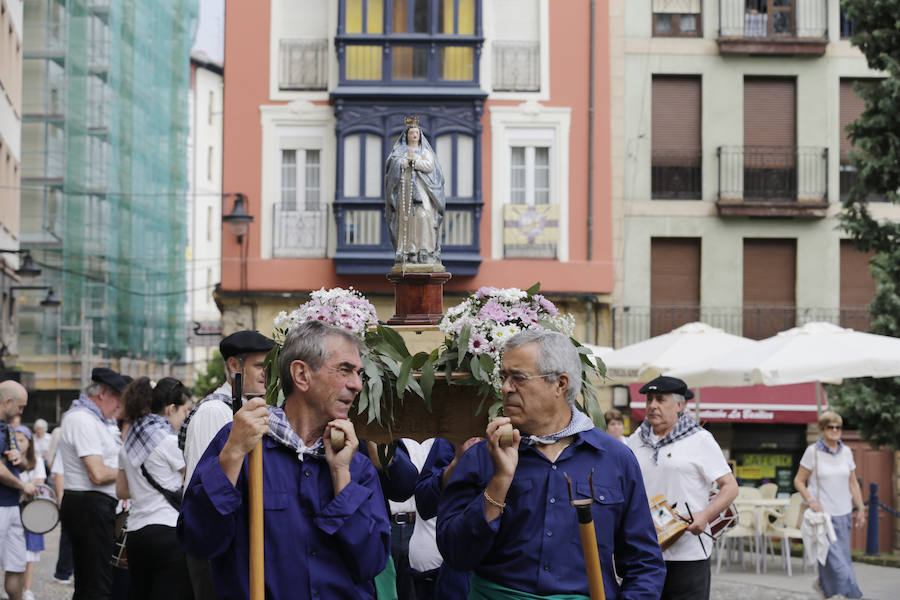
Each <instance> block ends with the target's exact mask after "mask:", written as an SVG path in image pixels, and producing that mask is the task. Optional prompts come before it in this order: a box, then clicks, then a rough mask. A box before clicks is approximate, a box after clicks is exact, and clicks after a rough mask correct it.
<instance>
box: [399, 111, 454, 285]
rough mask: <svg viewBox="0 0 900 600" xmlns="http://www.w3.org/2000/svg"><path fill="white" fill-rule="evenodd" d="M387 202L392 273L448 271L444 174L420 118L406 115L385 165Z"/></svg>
mask: <svg viewBox="0 0 900 600" xmlns="http://www.w3.org/2000/svg"><path fill="white" fill-rule="evenodd" d="M384 200H385V207H384V216H385V219H387V223H388V230H389V231H390V234H391V243H392V244H393V245H394V250H395V252H394V267H393V269H392V270H391V272H394V273H396V272H402V273H406V272H418V273H439V272H443V271H444V266H443V265H442V264H441V229H442V225H443V221H444V209H445V207H446V204H447V202H446V200H445V198H444V172H443V171H442V170H441V165H440V164H439V163H438V161H437V158H436V157H435V155H434V150H432V149H431V144H429V143H428V140H427V139H425V136H424V135H423V134H422V129H421V127H419V119H418V117H406V119H405V126H404V128H403V132H402V133H401V134H400V136H399V137H398V138H397V141H396V142H395V143H394V147H393V148H392V149H391V155H390V156H389V157H388V159H387V163H386V165H385V175H384Z"/></svg>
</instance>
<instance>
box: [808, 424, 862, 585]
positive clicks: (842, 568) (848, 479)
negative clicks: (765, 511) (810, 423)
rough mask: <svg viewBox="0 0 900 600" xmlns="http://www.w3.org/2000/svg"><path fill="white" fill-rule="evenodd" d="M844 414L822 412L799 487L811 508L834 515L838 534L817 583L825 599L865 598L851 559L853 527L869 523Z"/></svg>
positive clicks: (820, 567)
mask: <svg viewBox="0 0 900 600" xmlns="http://www.w3.org/2000/svg"><path fill="white" fill-rule="evenodd" d="M842 430H843V419H841V416H840V415H839V414H837V413H835V412H831V411H826V412H823V413H822V415H821V416H820V417H819V432H820V433H821V434H822V437H820V438H819V439H818V440H817V441H816V443H815V444H813V445H811V446H809V447H808V448H807V449H806V451H805V452H804V453H803V458H801V459H800V468H799V469H798V471H797V476H796V477H794V487H795V488H796V489H797V491H798V492H800V494H801V495H802V496H803V498H804V500H805V501H806V502H807V504H808V505H809V510H811V511H814V512H825V513H827V514H828V515H831V524H832V526H833V527H834V533H835V535H836V536H837V539H836V540H835V541H834V542H833V543H832V544H831V546H830V547H829V548H828V557H827V560H826V562H825V564H821V563H819V578H818V579H817V580H816V581H815V582H814V583H813V587H815V588H816V590H817V591H819V592H820V593H822V595H824V597H825V598H831V597H833V596H839V595H840V596H844V597H846V598H862V592H861V591H860V590H859V585H858V584H857V583H856V574H855V573H854V572H853V563H852V562H851V559H850V528H851V521H852V526H855V527H862V526H863V525H865V522H866V510H865V508H866V507H865V504H863V500H862V491H861V490H860V489H859V481H858V480H857V479H856V463H855V462H854V461H853V453H852V452H851V451H850V448H848V447H847V446H845V445H844V443H843V442H841V433H842Z"/></svg>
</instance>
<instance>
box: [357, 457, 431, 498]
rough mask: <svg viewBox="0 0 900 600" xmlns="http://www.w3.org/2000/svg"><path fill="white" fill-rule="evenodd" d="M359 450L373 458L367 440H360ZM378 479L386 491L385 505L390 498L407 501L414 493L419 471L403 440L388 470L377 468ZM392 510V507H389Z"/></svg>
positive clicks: (382, 488) (370, 458)
mask: <svg viewBox="0 0 900 600" xmlns="http://www.w3.org/2000/svg"><path fill="white" fill-rule="evenodd" d="M358 452H359V453H360V454H362V455H363V456H365V457H366V458H368V459H369V460H372V457H371V456H369V447H368V446H367V445H366V440H359V449H358ZM376 471H377V473H378V480H379V482H380V483H381V490H382V491H383V492H384V499H385V506H387V501H388V500H393V501H394V502H405V501H406V500H409V497H410V496H412V495H413V492H415V490H416V479H418V477H419V471H418V470H417V469H416V466H415V465H414V464H412V461H411V460H410V459H409V452H408V451H407V450H406V446H404V445H403V442H402V441H401V442H400V443H399V444H397V448H396V450H395V451H394V456H393V458H391V460H390V462H389V463H388V467H387V470H386V472H385V469H376ZM388 511H389V512H390V509H388Z"/></svg>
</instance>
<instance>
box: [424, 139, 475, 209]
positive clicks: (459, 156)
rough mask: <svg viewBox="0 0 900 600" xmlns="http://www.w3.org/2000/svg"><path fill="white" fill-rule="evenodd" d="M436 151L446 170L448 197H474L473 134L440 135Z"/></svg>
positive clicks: (445, 188) (445, 192)
mask: <svg viewBox="0 0 900 600" xmlns="http://www.w3.org/2000/svg"><path fill="white" fill-rule="evenodd" d="M434 151H435V153H436V154H437V156H438V160H440V163H441V168H442V169H443V170H444V195H445V196H447V197H448V198H472V197H473V196H474V194H475V172H474V171H475V155H474V151H475V148H474V141H473V139H472V136H470V135H465V134H459V133H454V134H445V135H442V136H439V137H438V138H437V142H436V144H435V146H434Z"/></svg>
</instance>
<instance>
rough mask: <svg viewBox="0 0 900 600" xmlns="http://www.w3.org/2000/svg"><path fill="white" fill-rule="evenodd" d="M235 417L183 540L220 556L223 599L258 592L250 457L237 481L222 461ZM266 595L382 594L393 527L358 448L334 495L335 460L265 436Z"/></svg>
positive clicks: (214, 451) (202, 483)
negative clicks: (253, 580) (379, 579)
mask: <svg viewBox="0 0 900 600" xmlns="http://www.w3.org/2000/svg"><path fill="white" fill-rule="evenodd" d="M230 432H231V423H228V424H227V425H225V426H224V427H223V428H222V429H221V430H220V431H219V433H218V434H216V437H215V438H213V440H212V442H210V444H209V447H208V448H207V449H206V452H204V453H203V457H202V458H201V459H200V462H199V463H198V464H197V469H196V470H195V471H194V476H193V477H192V478H191V482H190V484H189V486H188V489H187V491H186V492H185V494H184V500H183V502H182V507H181V514H180V515H179V517H178V527H177V532H178V538H179V540H180V541H181V545H182V547H183V548H184V550H185V552H188V553H189V554H193V555H195V556H198V557H200V558H207V559H210V561H211V567H212V579H213V582H214V585H215V588H216V593H217V594H218V595H219V596H220V597H221V598H241V599H246V598H248V597H249V591H248V590H249V548H250V544H249V530H248V522H247V519H248V515H247V502H248V489H247V488H248V484H247V459H246V458H245V459H244V465H243V466H242V467H241V472H240V475H239V476H238V479H237V485H236V486H232V485H231V482H230V481H229V480H228V478H227V477H226V476H225V473H224V472H223V471H222V467H221V466H220V465H219V453H220V452H221V450H222V448H223V447H224V446H225V442H226V441H227V439H228V434H229V433H230ZM262 448H263V508H264V512H265V568H266V576H265V578H266V598H267V599H271V600H280V599H286V598H291V599H293V598H314V599H315V598H323V599H331V598H353V599H356V598H375V585H374V584H373V583H372V580H373V578H374V577H375V576H376V575H377V574H378V573H380V572H381V571H382V570H383V569H384V567H385V565H386V564H387V559H388V553H389V549H390V535H391V533H390V525H389V523H388V517H387V513H386V511H385V508H384V499H383V497H382V493H381V485H380V484H379V483H378V475H377V474H376V473H375V468H374V467H373V466H372V463H371V462H369V460H368V459H367V458H365V457H364V456H362V455H360V454H359V453H356V454H354V455H353V459H352V461H351V463H350V478H351V481H350V483H349V484H347V486H346V487H345V488H344V489H343V490H341V493H340V494H338V495H337V496H335V495H334V486H333V483H332V480H331V472H330V470H329V467H328V463H327V462H325V459H324V458H322V459H316V458H312V457H309V456H306V457H304V460H303V462H300V460H299V459H298V457H297V453H296V452H294V451H292V450H290V449H289V448H287V447H285V446H282V445H281V444H279V443H278V442H276V441H275V440H273V439H272V438H270V437H268V436H264V437H263V438H262Z"/></svg>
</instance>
